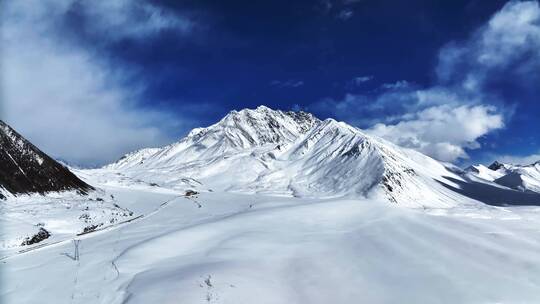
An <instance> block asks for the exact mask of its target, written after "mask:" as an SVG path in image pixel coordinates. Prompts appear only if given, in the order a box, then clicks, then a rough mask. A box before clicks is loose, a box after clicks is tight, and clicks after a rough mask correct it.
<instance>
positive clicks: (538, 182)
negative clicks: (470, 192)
mask: <svg viewBox="0 0 540 304" xmlns="http://www.w3.org/2000/svg"><path fill="white" fill-rule="evenodd" d="M471 168H472V167H470V168H468V171H469V172H471V173H472V174H475V175H477V176H479V177H481V178H484V179H486V180H490V181H493V182H495V183H497V184H499V185H502V186H505V187H509V188H512V189H515V190H519V191H524V192H526V191H532V192H536V193H540V161H537V162H535V163H533V164H530V165H513V164H505V163H500V162H498V161H495V162H494V163H492V164H491V165H490V166H489V167H485V166H482V165H477V166H474V168H480V169H479V170H473V169H471Z"/></svg>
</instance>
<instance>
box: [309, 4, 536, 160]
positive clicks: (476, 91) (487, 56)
mask: <svg viewBox="0 0 540 304" xmlns="http://www.w3.org/2000/svg"><path fill="white" fill-rule="evenodd" d="M539 70H540V6H539V4H538V2H537V1H524V2H520V1H510V2H508V3H507V4H506V5H505V6H504V7H503V8H502V9H501V10H500V11H498V12H497V13H496V14H494V15H493V16H492V17H491V18H490V20H489V21H488V22H487V23H486V24H485V25H484V26H482V27H480V28H479V29H478V30H477V31H475V32H474V33H473V34H472V35H471V36H470V37H469V39H466V40H465V41H462V42H451V43H448V44H447V45H446V46H444V47H443V48H441V50H440V52H439V55H438V63H437V66H436V71H435V72H436V75H437V79H436V82H435V83H434V84H433V85H432V86H429V87H425V88H419V87H417V86H415V85H413V84H411V83H409V82H407V81H405V80H401V81H397V82H395V83H385V84H383V85H381V87H380V90H379V91H377V92H376V93H375V94H372V95H354V94H346V95H345V96H344V97H343V98H342V99H341V100H335V99H324V100H322V101H319V102H317V103H315V104H313V105H312V106H311V108H312V109H315V110H321V111H328V112H330V113H333V114H334V115H335V116H337V117H338V118H340V119H344V120H347V121H349V122H352V123H355V124H357V125H360V126H366V125H369V124H370V123H371V126H373V125H374V126H373V127H372V128H371V131H372V132H373V133H375V134H378V135H380V136H383V137H385V138H387V139H389V140H392V141H394V142H395V143H397V144H399V145H402V146H406V147H411V148H415V149H418V150H419V151H421V152H423V153H426V154H428V155H430V156H433V157H435V158H438V159H441V160H445V161H453V160H456V159H457V158H467V157H468V156H467V149H477V148H479V147H480V144H479V143H478V139H479V138H480V137H482V136H485V135H486V134H488V133H490V132H492V131H493V130H497V129H500V128H502V127H504V121H505V120H507V119H509V117H510V116H511V115H512V114H513V107H514V106H512V105H510V106H508V105H505V106H504V107H503V106H502V103H501V97H499V96H497V95H496V94H495V93H494V91H493V90H491V89H490V88H491V87H490V85H491V84H495V86H496V85H497V84H498V83H499V82H498V80H500V79H501V78H506V79H505V80H509V81H513V82H514V83H518V84H519V85H524V84H528V85H530V86H538V81H540V77H539V76H538V71H539ZM494 105H497V107H495V106H494Z"/></svg>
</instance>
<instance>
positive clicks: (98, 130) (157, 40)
mask: <svg viewBox="0 0 540 304" xmlns="http://www.w3.org/2000/svg"><path fill="white" fill-rule="evenodd" d="M18 2H19V3H17V2H15V3H4V4H3V6H4V7H3V10H2V13H1V14H2V20H3V27H2V45H3V46H6V47H5V48H4V50H3V53H2V59H3V60H2V64H3V68H2V74H3V75H2V86H3V93H2V95H3V96H2V100H3V102H2V105H1V106H2V108H0V110H1V111H2V117H3V119H5V120H6V121H7V122H8V123H10V124H12V125H13V126H14V127H15V128H16V129H18V130H19V131H20V132H21V133H23V134H24V135H25V136H27V137H28V138H29V139H30V140H32V141H33V142H34V143H36V144H37V145H38V146H39V147H42V148H43V149H44V150H45V151H46V152H48V153H50V154H51V155H53V156H55V157H59V158H63V159H66V160H68V161H72V162H74V163H79V164H83V165H96V164H104V163H107V162H110V161H113V160H114V159H116V158H118V157H120V156H121V155H122V154H123V153H126V152H129V151H131V150H134V149H137V148H141V147H147V146H159V145H163V144H167V143H170V142H173V141H175V140H178V139H179V138H180V137H182V136H183V135H185V134H186V133H187V132H188V131H189V130H190V129H191V128H193V127H199V126H206V125H209V124H211V123H214V122H215V121H217V120H219V119H220V118H221V117H222V116H224V115H225V114H226V113H227V112H229V111H230V110H232V109H241V108H246V107H251V108H253V107H256V106H257V105H261V104H264V105H267V106H270V107H273V108H278V109H283V110H289V109H302V110H306V111H310V112H313V113H314V114H316V115H318V116H319V117H321V118H327V117H333V118H336V119H338V120H343V121H346V122H349V123H351V124H353V125H355V126H358V127H360V128H363V129H366V130H367V131H368V132H371V133H373V134H375V135H378V136H382V137H384V138H386V139H389V140H391V141H393V142H395V143H397V144H400V145H402V146H405V147H410V148H414V149H417V150H419V151H421V152H424V153H426V154H428V155H431V156H433V157H435V158H438V159H440V160H443V161H451V162H455V163H457V164H460V165H465V164H468V163H474V162H490V161H492V160H494V159H502V160H505V161H512V162H531V161H533V160H535V159H536V158H538V159H540V143H539V142H538V129H540V128H539V123H538V117H539V116H540V101H539V100H538V99H539V97H538V96H540V7H539V4H538V2H536V1H510V2H508V1H493V0H489V1H488V0H485V1H479V0H469V1H384V0H356V1H355V0H340V1H266V2H265V3H263V2H260V1H233V2H231V1H180V2H179V1H151V2H149V1H142V0H141V1H126V0H118V1H105V0H103V1H102V0H99V1H74V0H67V1H60V0H44V1H37V0H30V1H18ZM21 2H22V3H21Z"/></svg>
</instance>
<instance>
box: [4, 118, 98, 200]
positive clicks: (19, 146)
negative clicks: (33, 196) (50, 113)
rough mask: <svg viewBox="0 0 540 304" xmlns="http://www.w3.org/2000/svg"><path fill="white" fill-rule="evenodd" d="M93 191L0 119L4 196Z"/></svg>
mask: <svg viewBox="0 0 540 304" xmlns="http://www.w3.org/2000/svg"><path fill="white" fill-rule="evenodd" d="M92 189H93V188H92V186H90V185H88V184H86V183H85V182H83V181H82V180H80V179H79V178H78V177H77V176H75V175H74V174H73V173H71V172H70V171H69V170H68V169H67V168H66V167H64V166H62V165H60V164H59V163H58V162H56V161H55V160H54V159H52V158H50V157H49V156H47V155H46V154H45V153H43V152H42V151H41V150H39V149H38V148H37V147H36V146H34V145H33V144H31V143H30V142H29V141H28V140H26V139H25V138H24V137H22V136H21V135H20V134H19V133H17V132H16V131H15V130H13V129H12V128H11V127H10V126H8V125H7V124H6V123H4V122H3V121H1V120H0V195H1V196H5V195H9V194H12V195H17V194H23V193H34V192H37V193H45V192H50V191H64V190H76V191H78V192H80V193H86V192H87V191H89V190H92ZM2 193H3V194H2Z"/></svg>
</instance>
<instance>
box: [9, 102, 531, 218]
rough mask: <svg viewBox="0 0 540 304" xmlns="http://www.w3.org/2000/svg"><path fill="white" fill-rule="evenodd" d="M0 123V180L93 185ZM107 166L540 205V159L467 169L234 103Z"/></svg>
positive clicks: (324, 123)
mask: <svg viewBox="0 0 540 304" xmlns="http://www.w3.org/2000/svg"><path fill="white" fill-rule="evenodd" d="M1 131H2V132H1V134H0V140H1V142H0V143H1V148H2V150H1V152H2V154H0V155H1V157H2V161H3V162H2V166H3V167H2V168H1V171H0V172H2V178H1V179H0V186H1V187H3V188H4V189H5V190H7V191H8V192H10V193H13V194H18V193H26V192H40V193H43V192H47V191H59V190H70V189H76V190H78V191H81V192H85V191H88V190H90V189H92V187H91V186H89V185H87V184H86V183H84V182H83V181H81V180H80V179H79V178H77V177H76V176H75V175H73V174H72V173H71V172H69V170H68V169H66V168H65V167H64V166H62V165H60V164H58V163H57V162H56V161H54V160H52V159H51V158H50V157H48V156H47V155H45V154H44V153H43V152H41V151H39V150H38V149H37V148H36V147H34V146H33V145H31V144H30V143H28V142H27V141H26V140H24V139H23V138H22V137H21V136H20V135H19V134H17V133H16V132H15V131H13V130H12V129H11V128H10V127H9V126H7V125H6V124H4V123H2V125H1ZM102 170H106V171H111V172H118V173H119V174H122V175H124V176H128V177H130V178H133V179H137V180H140V181H144V182H147V183H149V184H152V185H156V186H162V187H168V188H173V189H186V188H192V189H197V190H198V191H213V190H219V191H232V192H241V193H264V194H270V195H279V196H296V197H351V198H360V197H362V198H364V197H373V198H381V197H382V198H384V199H386V200H387V201H389V202H391V203H396V204H398V205H401V206H410V207H451V206H455V205H457V204H468V203H475V201H481V202H484V203H487V204H495V205H504V204H525V205H530V204H540V162H537V163H535V164H532V165H529V166H517V165H509V164H501V163H497V162H496V163H494V164H492V165H491V166H489V167H485V166H483V165H477V166H471V167H469V168H467V169H465V170H461V169H459V168H457V167H455V166H453V165H450V164H445V163H441V162H439V161H436V160H434V159H432V158H430V157H428V156H426V155H423V154H421V153H419V152H416V151H413V150H410V149H405V148H402V147H398V146H396V145H394V144H392V143H390V142H388V141H386V140H383V139H381V138H378V137H375V136H372V135H369V134H367V133H365V132H364V131H362V130H360V129H358V128H355V127H352V126H350V125H348V124H346V123H343V122H338V121H335V120H333V119H326V120H320V119H318V118H316V117H315V116H314V115H312V114H310V113H305V112H301V111H300V112H292V111H288V112H284V111H279V110H272V109H270V108H267V107H265V106H260V107H258V108H256V109H244V110H241V111H232V112H230V113H229V114H227V115H226V116H225V117H224V118H223V119H221V120H220V121H219V122H217V123H216V124H214V125H211V126H209V127H207V128H197V129H194V130H192V131H191V132H190V133H189V134H188V135H187V136H186V137H185V138H183V139H181V140H180V141H178V142H176V143H173V144H170V145H168V146H165V147H162V148H148V149H142V150H139V151H135V152H132V153H129V154H127V155H125V156H123V157H122V158H121V159H119V160H118V161H117V162H115V163H112V164H110V165H107V166H105V167H104V168H103V169H102ZM4 172H6V173H7V174H4Z"/></svg>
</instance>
